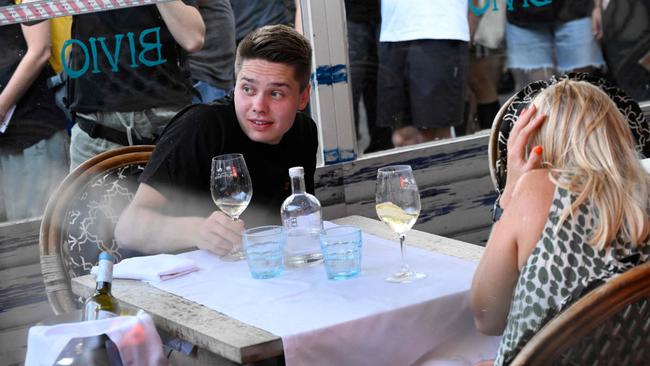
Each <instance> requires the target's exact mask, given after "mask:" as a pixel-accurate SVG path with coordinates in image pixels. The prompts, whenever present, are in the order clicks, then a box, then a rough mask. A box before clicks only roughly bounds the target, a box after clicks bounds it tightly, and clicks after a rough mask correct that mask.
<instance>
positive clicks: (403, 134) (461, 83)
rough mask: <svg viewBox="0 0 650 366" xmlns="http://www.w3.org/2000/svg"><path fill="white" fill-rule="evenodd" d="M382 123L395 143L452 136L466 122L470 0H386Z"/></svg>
mask: <svg viewBox="0 0 650 366" xmlns="http://www.w3.org/2000/svg"><path fill="white" fill-rule="evenodd" d="M381 16H382V21H381V32H380V37H379V72H378V87H377V89H378V98H377V106H378V107H377V118H378V119H377V124H378V125H379V126H389V127H392V128H393V137H392V139H393V144H394V145H395V146H404V145H412V144H417V143H421V142H425V141H431V140H435V139H440V138H449V137H452V127H453V126H457V125H460V124H462V123H463V120H464V119H463V115H464V113H463V108H464V104H465V94H466V90H467V69H468V62H469V61H468V60H469V53H468V49H469V25H468V21H467V16H468V12H467V1H464V0H449V1H444V2H432V1H428V0H417V1H399V0H386V1H382V3H381Z"/></svg>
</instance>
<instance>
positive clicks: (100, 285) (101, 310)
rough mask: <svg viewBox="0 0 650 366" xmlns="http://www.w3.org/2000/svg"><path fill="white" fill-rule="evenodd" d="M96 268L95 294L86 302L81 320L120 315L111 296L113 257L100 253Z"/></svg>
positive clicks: (116, 304) (116, 303) (117, 306)
mask: <svg viewBox="0 0 650 366" xmlns="http://www.w3.org/2000/svg"><path fill="white" fill-rule="evenodd" d="M98 267H99V268H98V271H97V285H96V286H95V293H94V294H93V296H91V297H89V298H88V299H87V300H86V303H85V305H84V309H83V320H97V319H104V318H110V317H114V316H118V315H119V314H120V307H119V304H118V302H117V299H116V298H114V297H113V295H111V284H112V282H113V256H112V255H111V254H110V253H108V252H101V253H100V254H99V264H98Z"/></svg>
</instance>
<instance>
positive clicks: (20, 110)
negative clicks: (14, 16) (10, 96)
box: [0, 0, 65, 153]
mask: <svg viewBox="0 0 650 366" xmlns="http://www.w3.org/2000/svg"><path fill="white" fill-rule="evenodd" d="M8 5H14V1H13V0H0V6H8ZM0 49H2V52H0V93H1V92H2V91H3V90H4V88H5V87H6V86H7V84H8V83H9V80H11V77H12V76H13V74H14V72H15V71H16V68H17V67H18V64H20V62H21V61H22V58H23V57H24V56H25V54H26V53H27V42H25V38H24V36H23V32H22V29H21V26H20V24H11V25H5V26H2V27H0ZM53 75H54V71H52V68H51V67H50V65H49V64H45V66H44V67H43V70H41V72H40V73H39V75H38V76H37V77H36V80H34V81H33V82H32V84H31V85H30V86H29V88H28V89H27V91H26V92H25V94H23V96H22V97H21V98H20V100H19V101H18V103H17V104H16V109H15V110H14V113H13V115H12V117H11V122H10V124H9V127H8V128H7V130H6V131H5V133H3V134H0V152H2V153H15V152H20V151H22V150H24V149H26V148H28V147H29V146H32V145H34V144H35V143H37V142H39V141H41V140H43V139H45V138H48V137H50V136H52V135H53V134H54V133H55V132H57V131H61V130H63V129H65V116H64V114H63V112H62V111H61V110H60V109H58V108H57V107H56V106H55V105H54V94H53V93H52V91H51V90H49V89H48V88H47V86H46V81H47V79H48V78H49V77H51V76H53ZM0 122H2V121H0Z"/></svg>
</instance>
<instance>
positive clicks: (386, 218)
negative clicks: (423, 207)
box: [375, 202, 420, 234]
mask: <svg viewBox="0 0 650 366" xmlns="http://www.w3.org/2000/svg"><path fill="white" fill-rule="evenodd" d="M375 209H376V210H377V216H379V219H380V220H381V221H383V222H385V223H386V224H387V225H388V226H389V227H390V228H391V230H393V231H394V232H396V233H398V234H403V233H405V232H407V231H409V230H410V229H411V227H413V225H414V224H415V221H416V220H417V219H418V216H419V215H420V211H419V210H412V211H405V210H403V209H402V208H401V207H399V206H397V205H396V204H394V203H392V202H382V203H378V204H377V205H376V206H375Z"/></svg>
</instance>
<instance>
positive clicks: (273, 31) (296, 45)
mask: <svg viewBox="0 0 650 366" xmlns="http://www.w3.org/2000/svg"><path fill="white" fill-rule="evenodd" d="M252 59H258V60H264V61H268V62H275V63H282V64H285V65H289V66H293V70H294V78H295V79H296V81H297V82H298V83H299V84H300V90H301V91H302V90H304V89H305V88H306V87H307V85H309V76H310V75H311V46H310V45H309V41H307V39H306V38H305V37H303V35H302V34H300V33H298V32H296V31H295V30H294V29H293V28H291V27H288V26H286V25H267V26H264V27H261V28H258V29H256V30H254V31H252V32H250V33H249V34H248V35H247V36H246V37H244V39H242V41H241V42H240V43H239V46H238V47H237V58H236V59H235V74H236V75H239V71H240V70H241V66H242V64H243V62H244V60H252Z"/></svg>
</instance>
